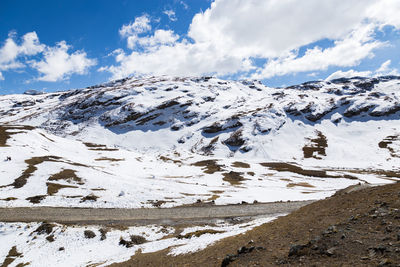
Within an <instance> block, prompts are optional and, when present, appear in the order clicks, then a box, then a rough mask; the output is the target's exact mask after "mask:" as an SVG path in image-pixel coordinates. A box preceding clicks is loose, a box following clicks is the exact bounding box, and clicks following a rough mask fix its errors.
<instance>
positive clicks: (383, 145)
mask: <svg viewBox="0 0 400 267" xmlns="http://www.w3.org/2000/svg"><path fill="white" fill-rule="evenodd" d="M398 141H400V135H390V136H387V137H386V138H385V139H383V140H382V141H381V142H379V144H378V146H379V147H380V148H386V149H387V150H389V152H390V155H391V156H392V157H397V158H399V157H400V153H399V152H398V151H396V150H395V149H393V148H392V147H390V145H391V144H393V142H398Z"/></svg>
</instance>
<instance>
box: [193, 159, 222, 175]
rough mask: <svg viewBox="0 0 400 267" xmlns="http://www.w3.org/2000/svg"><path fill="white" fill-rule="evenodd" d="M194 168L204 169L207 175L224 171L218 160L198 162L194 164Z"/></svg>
mask: <svg viewBox="0 0 400 267" xmlns="http://www.w3.org/2000/svg"><path fill="white" fill-rule="evenodd" d="M192 165H193V166H197V167H204V173H207V174H214V173H216V172H222V171H224V169H223V168H222V167H223V166H222V165H220V164H218V163H217V160H215V159H214V160H211V159H210V160H203V161H198V162H196V163H193V164H192Z"/></svg>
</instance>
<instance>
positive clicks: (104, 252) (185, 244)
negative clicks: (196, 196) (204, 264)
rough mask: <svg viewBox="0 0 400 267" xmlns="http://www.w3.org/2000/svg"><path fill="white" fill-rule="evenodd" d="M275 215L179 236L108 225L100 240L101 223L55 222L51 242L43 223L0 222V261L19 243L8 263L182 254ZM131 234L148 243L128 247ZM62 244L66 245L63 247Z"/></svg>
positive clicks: (101, 261)
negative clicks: (41, 229) (91, 234)
mask: <svg viewBox="0 0 400 267" xmlns="http://www.w3.org/2000/svg"><path fill="white" fill-rule="evenodd" d="M274 218H276V216H274V217H266V218H258V219H255V220H253V221H250V222H245V223H239V224H229V223H226V222H218V223H216V225H206V226H202V227H188V228H185V229H184V230H183V233H184V234H186V233H190V232H194V231H197V230H199V229H201V230H206V229H212V230H217V231H220V232H221V233H216V234H203V235H201V236H200V237H192V238H181V239H180V238H177V237H167V236H170V235H172V234H174V233H175V229H174V228H173V227H164V226H158V225H147V226H134V227H129V228H127V229H126V230H118V229H113V228H107V230H108V232H107V234H106V239H104V240H101V239H100V237H101V233H100V232H99V229H102V228H103V229H105V228H104V227H101V226H78V225H77V226H66V225H60V224H56V225H55V227H54V228H53V230H52V232H51V233H50V234H49V235H53V237H54V241H53V242H49V241H48V240H47V239H46V237H48V236H49V235H47V234H46V233H44V234H38V233H37V232H34V231H35V230H36V229H37V228H38V227H39V226H40V223H0V262H3V261H4V260H5V258H6V256H7V255H8V252H9V250H10V249H11V248H12V247H14V246H15V247H16V249H17V251H18V252H19V253H22V256H20V257H17V258H15V260H14V261H13V262H12V264H10V265H9V266H17V265H18V264H22V263H28V262H29V266H32V267H35V266H40V267H46V266H49V267H50V266H88V265H91V264H94V265H96V266H106V265H109V264H111V263H114V262H123V261H127V260H129V259H130V257H132V256H133V255H134V254H135V253H136V252H137V251H139V250H140V251H141V252H142V253H151V252H156V251H160V250H164V249H167V248H171V249H170V252H169V253H170V254H171V255H179V254H185V253H191V252H195V251H198V250H201V249H204V248H205V247H207V246H208V245H211V244H213V243H215V242H216V241H218V240H220V239H223V238H226V237H228V236H233V235H237V234H240V233H244V232H246V231H248V230H250V229H252V228H254V227H256V226H259V225H261V224H263V223H266V222H269V221H271V220H273V219H274ZM85 230H90V231H93V232H94V233H95V234H96V236H95V237H94V238H91V239H89V238H85V237H84V231H85ZM131 235H139V236H142V237H144V238H146V243H144V244H140V245H134V246H133V247H130V248H127V247H125V246H123V245H120V244H119V242H120V240H121V238H122V239H124V240H129V238H130V236H131ZM60 248H64V249H62V250H60Z"/></svg>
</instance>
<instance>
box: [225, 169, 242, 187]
mask: <svg viewBox="0 0 400 267" xmlns="http://www.w3.org/2000/svg"><path fill="white" fill-rule="evenodd" d="M222 175H223V176H224V178H223V180H224V181H226V182H229V183H230V184H231V185H240V184H241V182H242V181H244V177H243V173H241V172H234V171H230V172H225V173H223V174H222Z"/></svg>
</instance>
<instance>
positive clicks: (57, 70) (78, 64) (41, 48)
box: [0, 32, 96, 82]
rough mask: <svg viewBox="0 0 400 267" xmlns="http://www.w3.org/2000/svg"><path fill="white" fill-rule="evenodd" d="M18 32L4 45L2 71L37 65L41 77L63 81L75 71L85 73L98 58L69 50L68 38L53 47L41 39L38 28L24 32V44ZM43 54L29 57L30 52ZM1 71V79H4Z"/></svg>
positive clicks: (0, 68) (0, 56) (11, 35)
mask: <svg viewBox="0 0 400 267" xmlns="http://www.w3.org/2000/svg"><path fill="white" fill-rule="evenodd" d="M15 39H16V34H15V33H10V35H9V37H8V38H7V39H6V41H5V42H4V45H3V46H2V47H1V48H0V71H2V72H4V71H9V70H15V69H21V68H25V67H26V66H27V65H28V66H31V67H32V68H34V69H36V70H37V71H38V72H39V74H41V76H39V77H38V78H37V80H41V81H51V82H54V81H59V80H64V79H66V78H68V77H69V76H70V75H71V74H73V73H77V74H84V73H86V71H87V69H88V68H89V67H90V66H93V65H94V64H96V60H94V59H89V58H87V55H86V53H85V52H83V51H76V52H74V53H72V54H69V53H68V50H69V48H70V46H68V45H67V43H66V42H65V41H61V42H59V43H57V45H56V46H55V47H49V46H46V45H45V44H42V43H40V41H39V38H38V36H37V34H36V32H28V33H26V34H25V35H23V36H22V38H21V42H20V44H18V43H17V42H16V40H15ZM35 55H40V56H42V59H41V60H40V61H37V60H36V61H35V60H29V57H30V56H35ZM2 72H0V80H4V75H3V73H2Z"/></svg>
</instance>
